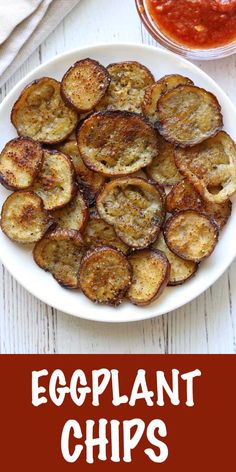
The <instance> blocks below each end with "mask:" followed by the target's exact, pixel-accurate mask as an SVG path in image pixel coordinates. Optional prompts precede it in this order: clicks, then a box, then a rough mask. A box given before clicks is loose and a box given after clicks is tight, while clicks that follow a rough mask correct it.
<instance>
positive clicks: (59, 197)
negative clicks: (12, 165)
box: [32, 150, 76, 210]
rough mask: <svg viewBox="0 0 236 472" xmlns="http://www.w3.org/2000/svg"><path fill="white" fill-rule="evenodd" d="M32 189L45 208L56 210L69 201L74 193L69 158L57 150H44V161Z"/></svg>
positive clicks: (74, 188)
mask: <svg viewBox="0 0 236 472" xmlns="http://www.w3.org/2000/svg"><path fill="white" fill-rule="evenodd" d="M32 190H33V191H34V192H36V193H37V194H38V195H39V196H40V197H41V198H42V200H43V203H44V206H45V208H46V210H56V209H58V208H62V207H63V206H65V205H66V204H67V203H69V202H70V201H71V200H72V198H73V197H74V196H75V193H76V184H75V175H74V167H73V165H72V162H71V160H70V159H69V158H68V156H66V155H65V154H63V153H62V152H58V151H49V150H44V161H43V166H42V169H41V171H40V172H39V174H38V175H37V177H36V180H35V181H34V184H33V186H32Z"/></svg>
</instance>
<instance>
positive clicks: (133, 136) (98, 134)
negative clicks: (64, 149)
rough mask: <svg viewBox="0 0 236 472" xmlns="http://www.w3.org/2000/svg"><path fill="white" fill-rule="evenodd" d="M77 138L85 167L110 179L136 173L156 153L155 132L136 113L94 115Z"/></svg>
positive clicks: (116, 112)
mask: <svg viewBox="0 0 236 472" xmlns="http://www.w3.org/2000/svg"><path fill="white" fill-rule="evenodd" d="M77 139H78V146H79V150H80V153H81V156H82V158H83V161H84V163H85V165H86V166H87V167H89V168H90V169H91V170H94V171H95V172H100V173H101V174H103V175H106V176H110V177H112V176H121V175H128V174H131V173H133V172H136V171H138V170H139V169H141V168H142V167H145V166H146V165H148V164H150V163H151V161H152V159H153V158H154V157H156V156H157V154H158V141H157V136H156V132H155V130H154V129H153V127H152V126H151V125H150V124H149V123H148V122H147V121H146V120H145V119H144V118H143V117H141V116H139V115H137V114H135V113H128V112H120V111H107V112H101V113H96V114H94V115H92V116H91V117H90V118H88V119H87V120H86V121H85V122H84V123H83V125H82V126H81V128H80V129H79V131H78V138H77Z"/></svg>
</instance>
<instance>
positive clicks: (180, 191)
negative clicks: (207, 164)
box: [166, 179, 232, 229]
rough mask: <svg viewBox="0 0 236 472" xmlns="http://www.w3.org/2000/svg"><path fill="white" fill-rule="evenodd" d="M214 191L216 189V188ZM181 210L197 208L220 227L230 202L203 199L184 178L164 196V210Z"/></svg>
mask: <svg viewBox="0 0 236 472" xmlns="http://www.w3.org/2000/svg"><path fill="white" fill-rule="evenodd" d="M216 192H218V189H217V188H216ZM181 210H197V211H200V212H201V213H206V214H207V215H208V216H210V217H211V218H213V219H214V220H215V222H216V224H217V225H218V227H219V228H220V229H222V228H223V227H224V226H225V224H226V223H227V221H228V219H229V217H230V215H231V210H232V203H231V201H230V200H226V201H225V202H223V203H221V204H220V203H212V202H206V201H204V200H203V199H202V198H201V196H200V194H199V193H198V192H197V191H196V190H195V188H194V186H193V185H191V184H190V183H189V182H188V181H187V180H186V179H184V180H182V182H180V183H179V184H177V185H175V186H174V187H173V188H172V189H171V191H170V192H169V193H168V195H167V197H166V211H167V212H168V213H175V212H176V211H181Z"/></svg>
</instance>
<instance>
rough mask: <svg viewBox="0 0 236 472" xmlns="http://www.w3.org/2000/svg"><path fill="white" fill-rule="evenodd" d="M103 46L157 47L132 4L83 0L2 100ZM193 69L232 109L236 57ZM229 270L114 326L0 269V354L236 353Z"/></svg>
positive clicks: (234, 283) (235, 292) (235, 291)
mask: <svg viewBox="0 0 236 472" xmlns="http://www.w3.org/2000/svg"><path fill="white" fill-rule="evenodd" d="M68 1H70V0H68ZM103 42H107V43H111V42H136V43H146V44H152V45H153V44H155V41H154V40H153V39H152V38H151V36H150V35H149V34H148V33H147V32H146V30H145V29H144V28H143V27H142V26H141V24H140V20H139V18H138V15H137V13H136V9H135V5H134V0H81V1H80V3H79V4H78V6H77V7H76V8H75V9H74V10H73V11H72V12H71V13H70V14H69V15H68V16H67V17H66V18H65V19H64V21H63V22H62V23H61V24H60V25H59V26H58V27H57V28H56V30H55V31H54V32H53V33H52V34H51V35H50V36H49V37H48V38H47V39H46V40H45V41H44V43H43V44H42V45H41V46H40V47H39V48H38V49H37V50H36V51H35V52H34V54H32V56H31V57H30V58H29V59H28V60H27V61H26V62H25V64H23V65H22V67H21V68H20V70H19V71H18V72H17V73H16V74H14V76H13V77H12V78H11V79H10V80H9V81H8V82H7V84H6V85H5V86H4V87H3V88H2V90H1V89H0V101H1V100H2V99H3V98H4V96H5V95H6V94H7V93H8V91H9V90H11V88H12V86H13V85H14V84H15V83H17V81H18V80H19V79H20V78H21V77H23V76H24V75H25V74H26V73H27V72H28V71H30V70H32V69H33V68H34V67H36V66H37V65H39V64H41V63H43V62H45V61H47V60H48V59H51V58H53V57H54V56H55V55H57V54H60V53H62V52H64V51H68V50H70V49H72V48H75V47H80V46H83V45H88V44H96V43H103ZM198 65H199V66H200V67H201V68H202V69H204V70H205V71H206V72H207V73H209V74H210V75H211V76H212V77H213V78H214V79H215V80H216V81H217V82H218V83H219V84H220V85H221V87H222V88H223V89H224V90H225V91H226V93H227V94H228V95H229V96H230V98H231V100H232V101H233V102H234V103H235V104H236V91H235V77H236V56H233V57H231V58H228V59H224V60H220V61H216V62H202V63H199V64H198ZM235 236H236V235H235ZM235 236H234V235H232V237H235ZM235 271H236V261H235V262H234V263H233V264H232V266H231V267H230V269H229V270H228V272H226V273H225V274H224V275H223V276H222V277H221V279H220V280H218V282H217V283H216V284H215V285H214V286H213V287H212V288H210V289H209V290H208V291H207V292H205V293H204V294H203V295H202V296H200V297H199V298H197V299H196V300H194V301H193V302H192V303H189V304H188V305H185V306H184V307H183V308H181V309H179V310H176V311H174V312H172V313H170V314H168V315H165V316H161V317H159V318H155V319H152V320H148V321H145V322H138V323H130V324H123V325H112V324H99V323H93V322H88V321H84V320H81V319H77V318H74V317H71V316H68V315H66V314H64V313H62V312H59V311H57V310H54V309H53V308H51V307H50V306H47V305H45V304H43V303H41V302H40V301H38V300H37V299H36V298H34V297H33V296H31V295H30V294H29V293H28V292H26V291H25V290H24V289H23V288H22V287H21V286H20V285H19V284H18V283H17V282H16V281H15V280H14V279H13V278H12V277H11V276H10V274H9V273H8V272H7V271H6V269H5V268H4V267H2V266H1V267H0V352H1V353H142V352H143V353H236V277H235Z"/></svg>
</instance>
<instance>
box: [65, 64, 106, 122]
mask: <svg viewBox="0 0 236 472" xmlns="http://www.w3.org/2000/svg"><path fill="white" fill-rule="evenodd" d="M109 83H110V77H109V74H108V71H107V69H106V68H105V67H103V66H102V65H101V64H99V62H97V61H94V60H93V59H89V58H88V59H82V60H81V61H78V62H76V63H75V64H74V65H73V66H72V67H70V69H69V70H68V71H67V72H66V74H65V75H64V77H63V79H62V82H61V94H62V97H63V98H64V100H65V101H66V103H67V104H68V105H69V106H71V107H72V108H74V109H75V110H76V111H78V112H79V113H86V112H89V111H90V110H92V109H93V108H95V107H96V105H97V104H98V103H99V102H100V100H101V99H102V97H104V95H105V93H106V91H107V88H108V86H109Z"/></svg>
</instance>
